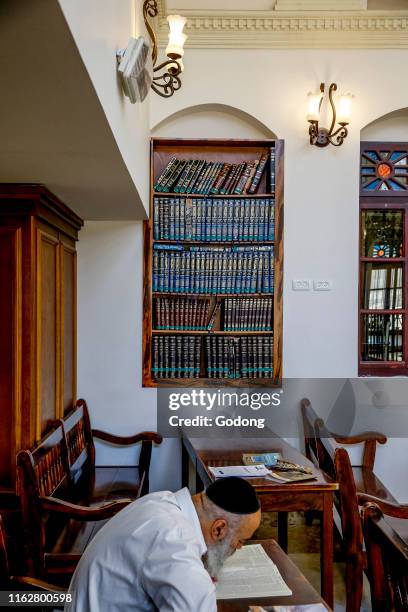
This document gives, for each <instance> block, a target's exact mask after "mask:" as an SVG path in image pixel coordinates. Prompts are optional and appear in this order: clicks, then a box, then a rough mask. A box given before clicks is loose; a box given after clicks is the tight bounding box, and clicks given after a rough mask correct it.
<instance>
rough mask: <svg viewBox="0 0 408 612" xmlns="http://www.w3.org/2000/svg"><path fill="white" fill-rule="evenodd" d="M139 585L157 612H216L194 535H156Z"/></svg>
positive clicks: (175, 531) (180, 531)
mask: <svg viewBox="0 0 408 612" xmlns="http://www.w3.org/2000/svg"><path fill="white" fill-rule="evenodd" d="M142 585H143V588H144V589H145V591H146V593H147V594H148V595H149V597H150V598H151V599H152V600H153V602H154V604H155V606H156V607H157V608H158V609H159V610H160V612H192V611H193V610H194V612H216V610H217V603H216V598H215V587H214V584H213V582H212V580H211V578H210V575H209V574H208V572H207V571H206V569H205V568H204V566H203V564H202V561H201V559H200V557H199V553H198V545H197V542H196V541H195V539H194V537H193V535H192V534H191V533H189V532H187V531H186V530H184V529H181V528H173V529H171V530H169V531H167V532H166V533H161V534H158V536H157V538H156V539H155V541H154V542H153V545H152V548H151V552H150V554H149V556H148V558H147V559H146V561H145V564H144V566H143V577H142Z"/></svg>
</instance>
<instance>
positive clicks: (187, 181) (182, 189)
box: [180, 159, 200, 193]
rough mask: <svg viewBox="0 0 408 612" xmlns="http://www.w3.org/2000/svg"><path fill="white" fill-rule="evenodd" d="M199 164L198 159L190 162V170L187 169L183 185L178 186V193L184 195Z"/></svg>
mask: <svg viewBox="0 0 408 612" xmlns="http://www.w3.org/2000/svg"><path fill="white" fill-rule="evenodd" d="M199 163H200V160H199V159H193V160H192V162H191V165H190V168H189V169H188V172H187V174H186V176H185V178H184V181H183V184H182V185H180V193H186V191H187V188H188V186H189V184H190V183H191V181H192V179H193V176H194V175H195V172H196V169H197V166H198V165H199Z"/></svg>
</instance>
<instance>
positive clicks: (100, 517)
mask: <svg viewBox="0 0 408 612" xmlns="http://www.w3.org/2000/svg"><path fill="white" fill-rule="evenodd" d="M93 435H95V436H98V437H101V438H102V439H105V440H107V441H109V442H111V443H115V444H123V443H124V444H134V443H136V442H139V441H141V442H142V452H143V455H142V457H141V459H140V461H139V466H138V467H131V468H114V467H111V468H109V467H95V463H94V460H95V449H94V445H93ZM161 440H162V438H161V436H160V435H158V434H155V433H154V432H144V433H142V434H137V435H135V436H129V437H127V438H119V437H117V436H113V435H111V434H107V433H104V432H98V431H96V432H95V431H94V432H92V430H91V428H90V423H89V415H88V411H87V408H86V403H85V402H84V401H83V400H80V401H79V402H78V404H77V406H76V407H75V409H74V410H73V411H72V412H71V413H70V414H69V415H68V416H67V417H66V418H65V419H64V420H61V421H56V422H54V429H53V430H52V431H51V432H50V433H49V434H48V435H47V436H46V437H45V438H44V439H43V440H42V441H41V442H40V443H39V444H38V445H37V446H36V447H35V448H34V449H32V450H31V451H29V450H23V451H20V453H19V454H18V456H17V468H18V475H19V493H20V499H21V508H22V516H23V523H24V531H25V541H26V542H27V548H28V551H27V552H28V555H27V557H28V563H27V569H26V571H27V573H29V574H30V575H33V576H36V577H38V578H42V579H45V580H51V581H52V582H57V583H59V584H63V585H65V584H67V583H68V582H69V579H70V577H71V575H72V573H73V571H74V569H75V567H76V564H77V563H78V561H79V559H80V557H81V555H82V553H83V551H84V549H85V547H86V545H87V544H88V542H89V541H90V540H91V539H92V538H93V537H94V535H95V534H96V533H97V531H98V530H99V529H100V528H101V527H102V525H103V524H104V521H105V520H107V519H109V518H110V517H112V516H113V515H114V514H116V513H117V512H118V511H119V510H121V509H122V508H124V507H125V506H126V505H127V504H128V503H130V502H131V501H133V500H134V499H136V498H137V497H139V496H140V495H142V494H143V493H144V492H145V491H146V490H147V489H146V486H145V480H146V479H147V482H148V472H149V464H150V454H151V447H152V445H153V442H156V443H157V444H160V443H161ZM143 445H144V446H143Z"/></svg>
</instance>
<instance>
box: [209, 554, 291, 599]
mask: <svg viewBox="0 0 408 612" xmlns="http://www.w3.org/2000/svg"><path fill="white" fill-rule="evenodd" d="M216 595H217V599H244V598H248V597H250V598H251V597H277V596H285V595H292V591H291V590H290V589H289V587H288V586H287V585H286V584H285V582H284V580H283V578H282V576H281V575H280V573H279V570H278V568H277V567H276V565H275V564H274V563H273V562H272V560H271V559H270V558H269V557H268V555H267V554H266V552H265V551H264V549H263V547H262V546H261V544H254V545H249V546H244V547H243V548H241V549H240V550H237V551H236V552H235V553H234V554H233V555H232V556H231V557H230V558H229V559H227V561H226V562H225V563H224V566H223V568H222V570H221V572H220V575H219V579H218V582H217V585H216Z"/></svg>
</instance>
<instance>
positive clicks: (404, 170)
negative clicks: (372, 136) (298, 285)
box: [360, 143, 408, 195]
mask: <svg viewBox="0 0 408 612" xmlns="http://www.w3.org/2000/svg"><path fill="white" fill-rule="evenodd" d="M367 144H368V143H367ZM360 176H361V191H362V193H366V194H368V195H372V194H374V195H375V194H380V195H383V193H384V192H389V191H392V192H400V195H403V194H404V192H406V191H407V190H408V150H407V149H405V148H403V147H399V148H394V147H390V148H388V149H385V150H384V149H377V148H374V147H373V148H372V149H371V148H367V149H365V148H364V149H363V150H362V152H361V167H360Z"/></svg>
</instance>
